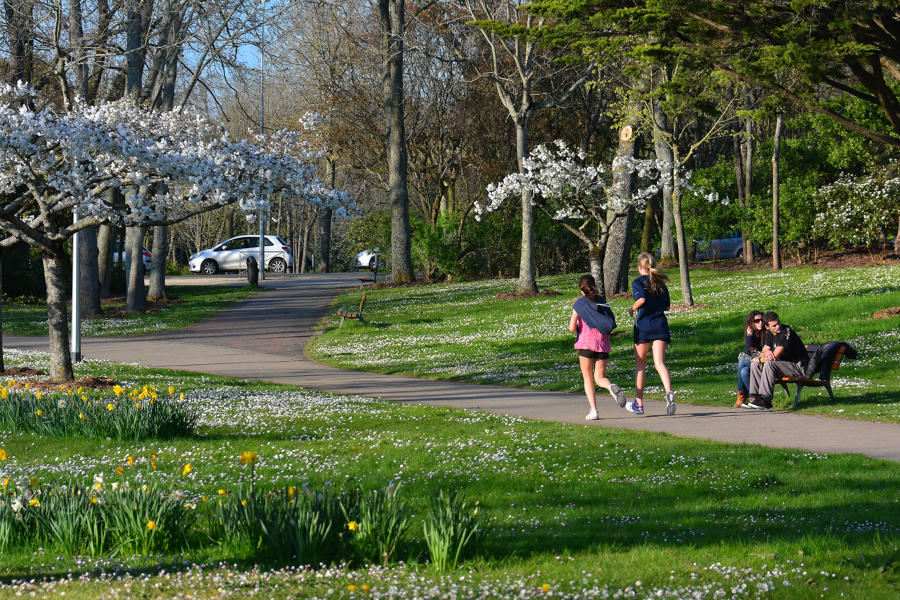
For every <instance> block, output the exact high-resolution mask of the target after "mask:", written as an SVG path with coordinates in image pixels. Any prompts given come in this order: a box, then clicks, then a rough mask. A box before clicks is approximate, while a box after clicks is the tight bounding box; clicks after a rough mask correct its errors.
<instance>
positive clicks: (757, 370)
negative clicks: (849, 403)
mask: <svg viewBox="0 0 900 600" xmlns="http://www.w3.org/2000/svg"><path fill="white" fill-rule="evenodd" d="M763 323H764V324H765V326H766V339H765V342H764V344H763V349H762V353H761V354H760V357H759V360H758V361H756V360H754V361H753V362H752V363H751V364H750V403H749V404H747V405H745V406H747V407H748V408H760V409H771V408H772V394H773V390H774V388H775V380H776V379H777V378H778V377H804V376H805V375H806V363H808V362H809V354H808V353H807V352H806V346H805V345H804V344H803V340H801V339H800V336H799V335H797V332H796V331H794V330H793V329H791V328H790V327H788V326H787V325H785V324H783V323H782V322H781V320H780V319H779V318H778V314H777V313H774V312H767V313H766V314H764V315H763Z"/></svg>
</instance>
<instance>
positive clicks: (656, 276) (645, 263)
mask: <svg viewBox="0 0 900 600" xmlns="http://www.w3.org/2000/svg"><path fill="white" fill-rule="evenodd" d="M637 261H638V265H639V266H641V267H643V268H645V269H647V271H649V273H650V285H648V286H647V291H648V292H650V293H651V294H654V295H656V294H659V293H661V292H663V291H664V290H666V282H667V281H669V276H668V275H666V274H665V273H663V272H662V271H660V270H659V269H657V268H656V261H655V260H654V259H653V255H652V254H650V253H649V252H641V253H640V254H638V259H637Z"/></svg>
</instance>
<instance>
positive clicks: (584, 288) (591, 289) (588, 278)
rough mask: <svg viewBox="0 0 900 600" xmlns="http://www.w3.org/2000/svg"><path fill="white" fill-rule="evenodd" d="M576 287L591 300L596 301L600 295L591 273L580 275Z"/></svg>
mask: <svg viewBox="0 0 900 600" xmlns="http://www.w3.org/2000/svg"><path fill="white" fill-rule="evenodd" d="M578 289H579V290H581V293H583V294H584V295H585V296H587V297H588V298H589V299H590V301H591V302H596V301H597V298H599V297H600V290H599V289H597V280H596V279H594V276H593V275H582V276H581V279H579V280H578Z"/></svg>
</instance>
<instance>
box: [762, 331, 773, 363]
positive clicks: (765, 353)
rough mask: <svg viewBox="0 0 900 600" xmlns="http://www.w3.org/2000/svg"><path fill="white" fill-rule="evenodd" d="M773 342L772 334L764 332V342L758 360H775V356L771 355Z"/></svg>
mask: <svg viewBox="0 0 900 600" xmlns="http://www.w3.org/2000/svg"><path fill="white" fill-rule="evenodd" d="M774 343H775V342H774V340H773V338H772V334H771V333H770V332H768V331H767V332H766V341H765V343H764V344H763V349H762V352H761V353H760V358H762V359H763V360H775V355H774V354H772V346H773V345H774Z"/></svg>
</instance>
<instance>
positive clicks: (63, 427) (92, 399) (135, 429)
mask: <svg viewBox="0 0 900 600" xmlns="http://www.w3.org/2000/svg"><path fill="white" fill-rule="evenodd" d="M198 419H199V415H198V414H197V412H196V410H194V409H192V408H191V406H190V405H189V404H187V403H186V402H184V398H183V395H178V396H175V394H174V390H172V391H170V393H169V394H168V395H166V394H162V395H160V394H158V393H157V391H156V389H155V388H154V387H153V386H147V385H145V386H143V387H142V388H140V389H133V390H131V391H130V392H126V390H125V389H124V388H121V387H119V386H116V387H115V388H113V394H112V396H106V397H104V396H103V395H99V394H97V393H96V392H90V393H83V391H81V392H78V393H75V392H73V391H72V390H61V391H58V392H52V393H49V392H48V393H44V392H40V391H32V390H30V389H28V388H19V387H14V388H6V387H0V427H2V428H5V429H8V430H11V431H19V432H34V433H37V434H40V435H43V436H50V437H86V438H94V439H97V438H99V439H106V438H111V439H115V440H119V441H139V440H146V439H152V438H156V439H169V438H174V437H183V436H187V435H190V434H191V433H193V432H194V430H195V429H196V426H197V421H198Z"/></svg>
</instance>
